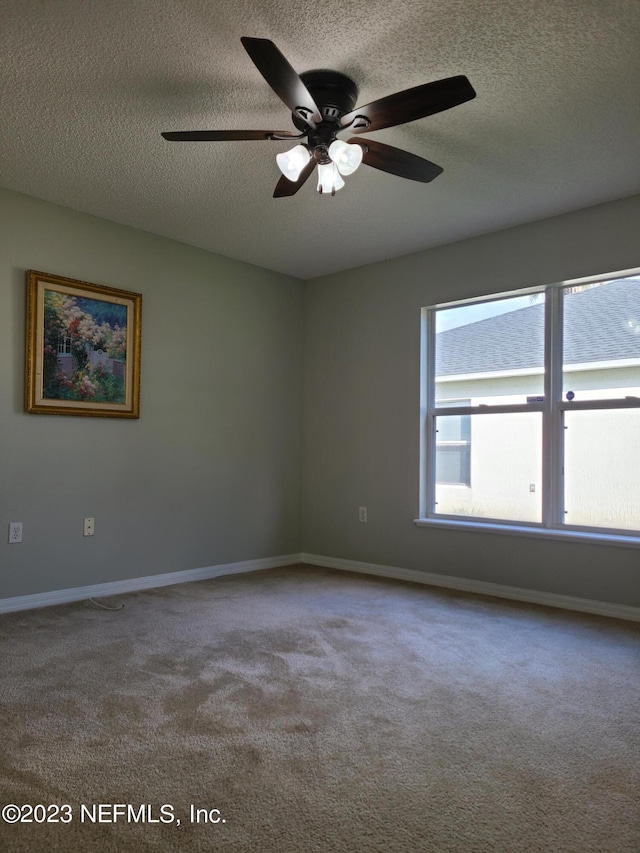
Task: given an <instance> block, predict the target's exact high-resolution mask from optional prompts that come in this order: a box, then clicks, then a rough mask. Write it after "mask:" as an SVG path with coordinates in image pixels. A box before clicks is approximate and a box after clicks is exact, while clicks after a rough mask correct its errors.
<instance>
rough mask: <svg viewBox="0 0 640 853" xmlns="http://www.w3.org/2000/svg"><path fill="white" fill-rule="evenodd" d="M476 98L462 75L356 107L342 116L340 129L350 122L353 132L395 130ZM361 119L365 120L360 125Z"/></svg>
mask: <svg viewBox="0 0 640 853" xmlns="http://www.w3.org/2000/svg"><path fill="white" fill-rule="evenodd" d="M475 96H476V93H475V90H474V88H473V86H472V85H471V83H470V82H469V81H468V80H467V78H466V77H465V76H464V74H459V75H458V76H457V77H447V78H446V79H445V80H435V81H434V82H433V83H424V84H423V85H422V86H414V88H413V89H405V90H404V91H403V92H396V93H395V94H394V95H388V96H387V97H386V98H380V100H378V101H372V102H371V103H370V104H365V106H363V107H357V108H356V109H355V110H352V112H350V113H347V114H346V115H343V116H342V118H341V119H340V123H341V125H342V127H347V126H348V125H350V124H351V122H353V125H352V126H351V127H350V128H349V129H350V130H351V132H352V133H366V131H370V130H382V128H383V127H395V126H396V125H398V124H405V123H406V122H408V121H415V120H416V119H419V118H424V117H425V116H430V115H433V114H434V113H439V112H442V110H448V109H450V108H451V107H457V106H458V104H463V103H464V102H465V101H470V100H471V99H472V98H475ZM360 117H362V118H363V119H365V120H364V121H362V122H359V121H358V119H359V118H360Z"/></svg>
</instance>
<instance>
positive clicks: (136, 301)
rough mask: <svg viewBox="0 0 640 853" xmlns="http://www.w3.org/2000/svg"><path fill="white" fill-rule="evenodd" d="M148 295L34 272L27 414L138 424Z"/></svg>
mask: <svg viewBox="0 0 640 853" xmlns="http://www.w3.org/2000/svg"><path fill="white" fill-rule="evenodd" d="M141 311H142V296H141V295H140V294H139V293H132V292H130V291H128V290H117V289H116V288H114V287H103V286H102V285H98V284H89V283H88V282H86V281H75V280H74V279H72V278H63V277H62V276H58V275H49V274H48V273H42V272H37V271H36V270H29V272H28V274H27V351H26V379H25V410H26V411H27V412H33V413H36V414H43V415H44V414H47V415H85V416H88V417H100V418H139V417H140V339H141Z"/></svg>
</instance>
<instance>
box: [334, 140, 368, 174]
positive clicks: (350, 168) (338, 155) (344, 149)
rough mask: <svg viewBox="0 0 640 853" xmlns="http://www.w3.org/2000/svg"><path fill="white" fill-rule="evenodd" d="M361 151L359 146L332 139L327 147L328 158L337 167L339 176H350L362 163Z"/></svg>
mask: <svg viewBox="0 0 640 853" xmlns="http://www.w3.org/2000/svg"><path fill="white" fill-rule="evenodd" d="M362 155H363V151H362V148H361V146H360V145H355V144H352V143H349V142H343V141H342V139H334V141H333V142H332V143H331V145H330V146H329V157H331V159H332V160H333V162H334V163H335V164H336V166H337V167H338V171H339V172H340V174H341V175H352V174H353V173H354V172H355V170H356V169H357V168H358V166H359V165H360V163H362Z"/></svg>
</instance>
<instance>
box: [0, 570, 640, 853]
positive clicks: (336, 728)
mask: <svg viewBox="0 0 640 853" xmlns="http://www.w3.org/2000/svg"><path fill="white" fill-rule="evenodd" d="M105 603H109V604H112V605H114V604H118V603H124V604H125V607H124V609H121V610H117V611H115V612H110V611H106V610H99V609H96V608H95V607H94V606H93V605H91V604H87V603H78V604H72V605H65V606H59V607H52V608H47V609H43V610H39V611H30V612H25V613H17V614H10V615H5V616H3V617H1V618H0V643H1V646H0V648H1V653H2V656H1V661H0V668H1V676H2V681H1V699H2V702H1V714H0V725H1V735H2V739H1V743H0V758H1V765H0V799H1V800H2V803H1V804H2V805H4V804H5V803H13V804H16V805H18V806H22V805H23V804H26V803H29V804H31V805H36V804H42V805H47V804H54V808H53V809H50V810H49V812H48V814H49V816H50V817H55V816H57V817H58V819H59V820H63V819H64V820H66V819H67V818H68V817H71V822H70V823H65V822H58V823H29V824H15V825H7V824H6V823H4V824H0V847H1V848H2V849H3V850H7V851H11V853H14V851H15V853H22V851H29V853H39V851H50V850H55V851H57V850H59V851H83V853H84V851H119V853H120V851H125V853H126V851H140V853H145V851H149V853H151V851H174V850H179V851H188V853H190V852H191V851H221V853H240V851H242V853H244V851H264V853H312V851H313V853H316V851H317V853H333V851H336V853H377V851H380V853H382V851H384V853H415V851H433V853H447V851H456V853H457V852H458V851H465V853H467V851H478V853H485V851H487V853H488V851H492V852H493V851H497V853H503V851H504V853H520V851H523V853H524V851H545V852H546V851H575V853H592V851H611V853H638V851H639V850H640V726H639V723H640V677H639V675H640V626H638V625H633V624H626V623H623V622H616V621H614V620H606V619H601V618H598V617H589V616H580V615H576V614H571V613H567V612H565V611H555V610H551V609H546V608H539V607H534V606H528V605H519V604H511V603H509V602H504V601H499V600H495V599H489V598H483V597H480V596H467V595H462V594H454V593H451V594H450V593H446V592H442V591H438V590H434V589H429V588H427V587H422V586H418V585H411V584H408V583H407V584H405V583H395V582H391V581H385V580H378V579H374V578H368V577H365V576H354V575H349V574H343V573H338V572H332V571H329V570H323V569H315V568H309V567H292V568H290V569H278V570H274V571H265V572H256V573H254V574H251V575H244V576H236V577H229V578H219V579H217V580H212V581H205V582H202V583H193V584H186V585H183V586H174V587H165V588H163V589H158V590H153V591H149V592H142V593H135V594H129V595H125V596H121V597H119V598H114V599H110V600H109V601H108V602H105ZM63 804H67V805H68V806H70V808H69V809H62V808H60V810H59V811H57V809H56V808H55V805H57V806H60V807H62V805H63ZM97 804H104V805H103V809H102V812H99V811H98V809H97V808H94V806H97ZM113 804H130V805H131V806H132V807H133V809H132V811H130V812H129V814H128V820H127V812H126V810H125V813H124V815H123V814H121V811H120V810H119V809H118V808H117V807H114V805H113ZM191 804H193V805H194V806H195V807H196V808H200V809H206V811H207V812H208V817H209V818H213V819H217V818H218V817H219V819H220V820H219V822H218V823H207V824H204V823H202V822H200V823H192V822H191V821H190V806H191ZM140 806H145V808H144V809H143V810H141V809H140ZM162 806H166V807H169V806H170V807H172V808H171V809H169V808H165V810H164V811H161V807H162ZM83 807H84V808H83ZM213 809H217V810H219V815H218V814H217V812H215V811H211V810H213ZM22 814H23V815H24V816H28V812H27V811H25V810H23V811H22ZM8 816H9V818H11V812H9V815H8ZM34 816H36V817H38V818H42V816H43V810H42V809H40V810H35V812H34ZM141 816H144V817H146V818H147V822H146V823H141V822H138V823H136V822H134V821H135V819H138V820H140V818H141ZM92 817H93V818H94V819H95V820H96V823H93V822H91V818H92ZM200 817H201V820H202V819H203V817H204V813H203V812H201V813H200ZM100 818H101V822H98V820H99V819H100ZM172 818H174V819H172ZM163 819H164V820H171V822H170V823H163V822H162V820H163ZM114 821H115V822H114ZM154 821H160V822H154ZM223 821H224V822H223Z"/></svg>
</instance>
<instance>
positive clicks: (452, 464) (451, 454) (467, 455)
mask: <svg viewBox="0 0 640 853" xmlns="http://www.w3.org/2000/svg"><path fill="white" fill-rule="evenodd" d="M470 451H471V448H470V446H469V445H468V444H457V445H456V444H445V445H436V471H437V478H438V483H443V484H445V483H446V484H447V485H456V486H469V485H470V484H471V452H470Z"/></svg>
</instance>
